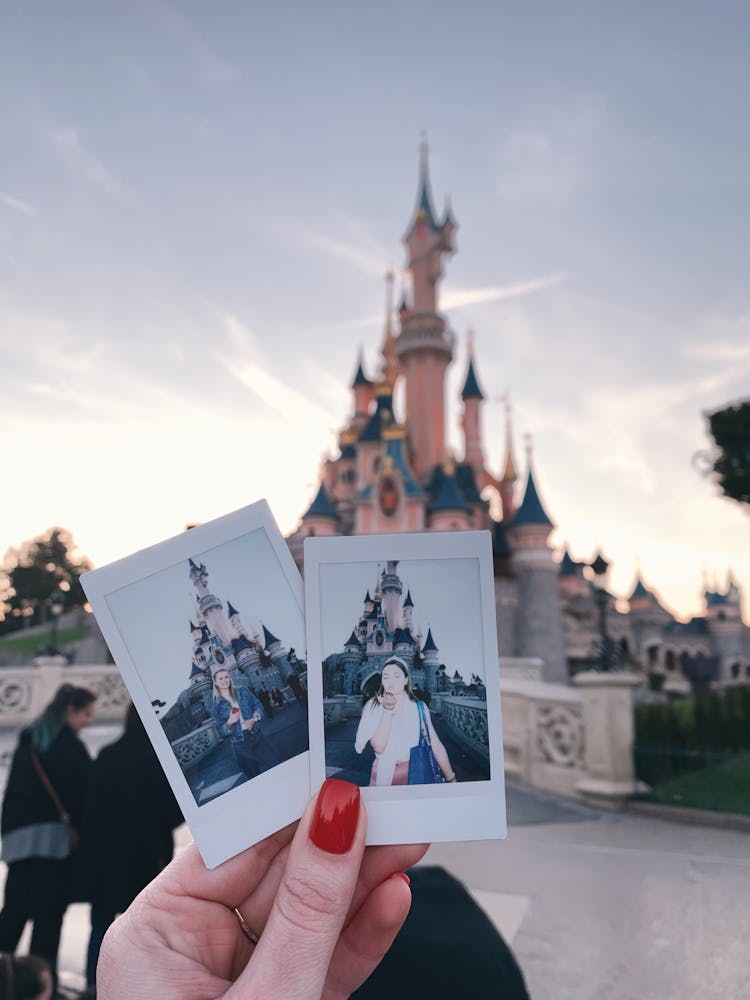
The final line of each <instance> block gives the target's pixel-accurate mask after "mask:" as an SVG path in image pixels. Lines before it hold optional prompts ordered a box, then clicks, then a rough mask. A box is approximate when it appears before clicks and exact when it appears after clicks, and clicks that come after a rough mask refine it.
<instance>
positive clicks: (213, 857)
mask: <svg viewBox="0 0 750 1000" xmlns="http://www.w3.org/2000/svg"><path fill="white" fill-rule="evenodd" d="M258 529H261V530H263V531H265V533H266V536H267V538H268V540H269V542H270V544H271V547H272V549H273V552H274V554H275V556H276V558H277V560H278V562H279V565H280V567H281V570H282V572H283V574H284V576H285V577H286V580H287V582H288V584H289V589H290V592H291V595H292V597H293V598H294V600H295V601H296V603H297V606H298V608H299V613H300V621H301V624H302V628H303V630H304V593H303V586H302V578H301V576H300V573H299V570H298V569H297V566H296V565H295V563H294V560H293V559H292V555H291V553H290V552H289V548H288V546H287V544H286V542H285V541H284V539H283V537H282V535H281V532H280V531H279V529H278V527H277V525H276V522H275V520H274V518H273V515H272V513H271V509H270V507H269V506H268V503H267V502H266V501H265V500H260V501H258V502H257V503H254V504H251V505H250V506H249V507H244V508H242V509H241V510H237V511H234V512H233V513H231V514H226V515H225V516H224V517H220V518H217V519H216V520H214V521H210V522H208V523H206V524H201V525H197V526H196V527H194V528H191V529H190V531H184V532H183V533H182V534H180V535H176V536H175V537H173V538H169V539H167V540H166V541H164V542H160V543H158V544H156V545H152V546H150V547H149V548H147V549H142V550H141V551H140V552H136V553H134V554H133V555H130V556H126V557H125V558H124V559H119V560H118V561H117V562H113V563H110V564H109V565H107V566H103V567H101V568H100V569H95V570H92V571H91V572H89V573H85V574H84V575H83V576H82V577H81V583H82V585H83V589H84V592H85V593H86V597H87V598H88V601H89V603H90V605H91V608H92V610H93V612H94V615H95V616H96V620H97V622H98V624H99V627H100V628H101V630H102V634H103V636H104V639H105V641H106V643H107V645H108V646H109V649H110V652H111V653H112V656H113V657H114V660H115V663H116V664H117V667H118V669H119V671H120V673H121V674H122V678H123V680H124V681H125V685H126V687H127V689H128V691H129V693H130V697H131V698H132V700H133V704H134V705H135V707H136V709H137V710H138V714H139V715H140V717H141V719H142V720H143V724H144V726H145V728H146V732H147V733H148V735H149V738H150V740H151V743H152V744H153V746H154V749H155V750H156V753H157V754H158V756H159V760H160V762H161V766H162V767H163V769H164V772H165V774H166V776H167V778H168V779H169V783H170V785H171V786H172V790H173V792H174V794H175V797H176V798H177V802H178V803H179V806H180V809H181V810H182V813H183V815H184V817H185V821H186V822H187V824H188V826H189V828H190V832H191V833H192V835H193V839H194V840H195V843H196V845H197V847H198V850H199V851H200V854H201V857H202V858H203V861H204V863H205V865H206V867H207V868H215V867H216V866H217V865H219V864H221V863H222V862H223V861H226V860H227V859H229V858H231V857H234V855H235V854H239V852H240V851H243V850H244V849H245V848H246V847H250V846H251V845H252V844H255V843H257V842H258V841H259V840H262V839H263V838H264V837H267V836H269V835H270V834H272V833H275V832H276V831H277V830H280V829H282V827H284V826H287V825H288V824H289V823H292V822H294V821H295V820H297V819H299V818H300V816H301V815H302V812H303V810H304V808H305V805H306V804H307V800H308V798H309V793H310V770H309V756H310V755H309V752H308V751H304V752H303V753H300V754H298V755H297V756H295V757H292V758H291V759H290V760H287V761H284V762H283V763H281V764H277V765H276V766H275V767H273V768H271V769H270V770H269V771H265V772H264V773H263V774H259V775H258V776H257V777H255V778H253V779H252V781H246V782H244V783H243V784H241V785H239V786H238V787H236V788H233V789H230V790H229V791H228V792H226V793H224V794H223V795H220V796H218V797H217V798H215V799H213V800H212V801H210V802H206V803H204V804H203V805H200V806H199V805H198V803H197V802H196V801H195V798H194V796H193V793H192V792H191V790H190V787H189V785H188V782H187V780H186V778H185V775H184V774H183V772H182V768H181V767H180V764H179V762H178V760H177V758H176V757H175V755H174V753H173V751H172V747H171V746H170V743H169V740H168V739H167V736H166V733H165V732H164V729H163V728H162V726H161V724H160V722H159V720H158V719H157V717H156V714H155V713H154V711H153V707H152V705H151V697H150V695H149V694H148V692H147V690H146V687H145V685H144V683H143V680H142V679H141V676H140V674H139V672H138V669H137V668H136V665H135V663H134V662H133V660H132V659H131V656H130V653H129V650H128V646H127V642H126V641H125V638H124V637H123V635H122V633H121V632H120V628H119V626H118V625H117V622H116V621H115V619H114V617H113V615H112V613H111V611H110V608H109V605H108V603H107V596H108V595H109V594H111V593H113V592H114V591H117V590H120V589H121V588H123V587H127V586H129V585H131V584H134V583H137V582H138V581H139V580H141V579H143V578H144V577H147V576H151V575H153V574H155V573H159V572H160V571H161V570H164V569H166V568H168V567H171V566H174V565H175V564H177V563H179V562H180V561H183V560H184V561H185V562H187V560H188V559H189V558H191V557H194V556H195V555H196V554H198V553H206V552H208V551H209V550H210V549H213V548H216V547H218V546H220V545H224V544H226V543H228V542H232V541H233V540H235V539H238V538H242V537H243V536H245V535H248V534H250V533H251V532H253V531H257V530H258ZM308 720H309V715H308Z"/></svg>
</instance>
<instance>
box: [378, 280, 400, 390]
mask: <svg viewBox="0 0 750 1000" xmlns="http://www.w3.org/2000/svg"><path fill="white" fill-rule="evenodd" d="M380 353H381V355H382V358H383V360H382V362H381V366H380V370H381V373H382V377H383V381H384V382H385V383H386V384H387V385H389V386H390V388H391V389H393V386H394V384H395V382H396V378H397V376H398V360H397V358H396V338H395V337H394V336H393V271H391V270H388V271H386V274H385V330H384V332H383V346H382V347H381V348H380Z"/></svg>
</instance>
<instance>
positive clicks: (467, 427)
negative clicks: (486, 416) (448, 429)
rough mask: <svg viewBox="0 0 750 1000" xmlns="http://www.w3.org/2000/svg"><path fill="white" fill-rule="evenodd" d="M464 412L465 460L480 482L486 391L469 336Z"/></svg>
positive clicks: (482, 475) (482, 460) (462, 424)
mask: <svg viewBox="0 0 750 1000" xmlns="http://www.w3.org/2000/svg"><path fill="white" fill-rule="evenodd" d="M461 399H462V400H463V404H464V412H463V417H462V420H461V427H462V429H463V433H464V462H465V463H466V464H467V465H470V466H471V470H472V472H473V473H474V477H475V479H476V481H477V482H478V483H481V482H482V479H483V477H484V455H483V453H482V432H481V427H480V419H479V418H480V409H481V406H482V400H483V399H484V393H483V392H482V390H481V389H480V388H479V382H478V381H477V374H476V372H475V371H474V346H473V342H472V339H471V337H470V338H469V367H468V369H467V371H466V379H465V381H464V387H463V389H462V390H461Z"/></svg>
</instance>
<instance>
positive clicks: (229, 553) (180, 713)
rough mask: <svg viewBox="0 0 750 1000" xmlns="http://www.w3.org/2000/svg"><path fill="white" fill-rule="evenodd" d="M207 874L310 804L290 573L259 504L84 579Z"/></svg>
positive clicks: (301, 639) (300, 655) (295, 593)
mask: <svg viewBox="0 0 750 1000" xmlns="http://www.w3.org/2000/svg"><path fill="white" fill-rule="evenodd" d="M83 585H84V588H85V590H86V594H87V596H88V598H89V601H90V602H91V605H92V608H93V610H94V613H95V614H96V617H97V620H98V621H99V624H100V626H101V628H102V632H103V634H104V637H105V639H106V641H107V643H108V645H109V647H110V649H111V651H112V653H113V656H114V658H115V661H116V662H117V665H118V667H119V669H120V671H121V673H122V675H123V678H124V680H125V682H126V684H127V686H128V689H129V690H130V693H131V696H132V698H133V701H134V703H135V705H136V707H137V709H138V711H139V713H140V715H141V717H142V718H143V721H144V724H145V726H146V729H147V731H148V733H149V735H150V737H151V740H152V742H153V744H154V747H155V749H156V751H157V753H158V754H159V757H160V760H161V763H162V766H163V767H164V770H165V772H166V774H167V777H168V778H169V779H170V782H171V784H172V787H173V789H174V791H175V794H176V796H177V799H178V801H179V803H180V806H181V807H182V810H183V812H184V814H185V818H186V819H187V821H188V824H189V826H190V828H191V831H192V833H193V835H194V837H195V840H196V843H197V844H198V847H199V849H200V851H201V854H202V855H203V858H204V860H205V861H206V864H207V865H209V867H213V866H214V865H216V864H218V863H220V862H221V861H223V860H225V859H226V858H228V857H231V856H232V855H233V854H236V853H237V852H238V851H240V850H242V849H244V848H245V847H247V846H249V845H250V844H252V843H254V842H256V841H258V840H260V839H261V838H262V837H265V836H267V835H268V834H270V833H272V832H274V831H275V830H277V829H279V828H280V827H282V826H284V825H286V824H287V823H289V822H291V821H293V820H294V819H297V818H298V817H299V815H300V814H301V812H302V809H303V808H304V805H305V802H306V800H307V797H308V794H309V769H308V753H307V751H308V718H307V691H306V686H307V666H306V663H305V659H304V656H305V653H304V650H305V633H304V619H303V612H302V592H301V591H302V586H301V579H300V577H299V573H298V571H297V569H296V567H295V566H294V563H293V561H292V558H291V556H290V554H289V551H288V549H287V547H286V544H285V543H284V540H283V538H282V537H281V535H280V533H279V532H278V529H277V528H276V525H275V523H274V521H273V519H272V517H271V514H270V511H269V509H268V507H267V505H266V504H265V502H262V503H259V504H255V505H253V506H252V507H248V508H246V509H245V510H242V511H238V512H236V513H234V514H230V515H227V517H225V518H221V519H219V520H217V521H214V522H212V523H210V524H205V525H201V526H199V527H197V528H194V529H192V530H191V531H188V532H185V533H184V534H183V535H180V536H178V537H176V538H172V539H170V540H169V541H166V542H163V543H162V544H161V545H157V546H154V547H153V548H150V549H146V550H144V551H143V552H139V553H136V554H135V555H133V556H130V557H128V558H127V559H123V560H121V561H120V562H117V563H113V564H111V565H110V566H106V567H104V568H102V569H100V570H96V571H94V572H92V573H88V574H86V575H85V576H84V577H83Z"/></svg>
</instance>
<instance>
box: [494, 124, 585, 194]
mask: <svg viewBox="0 0 750 1000" xmlns="http://www.w3.org/2000/svg"><path fill="white" fill-rule="evenodd" d="M534 117H535V119H536V120H535V121H534V123H533V124H529V125H524V126H522V127H521V128H518V129H516V130H515V131H514V132H511V134H510V135H509V136H508V138H507V139H506V141H505V143H504V144H503V147H502V150H501V154H500V173H499V176H498V181H497V192H498V195H499V196H500V198H501V199H502V200H503V201H507V202H517V203H520V204H529V203H540V204H548V205H551V204H563V203H565V202H567V201H569V200H570V199H571V198H572V197H573V196H574V195H575V194H576V193H577V191H578V190H579V188H580V187H582V185H583V184H584V183H585V181H586V180H587V178H588V174H589V168H588V165H587V160H588V152H589V149H590V147H591V145H592V141H593V137H594V133H595V131H596V129H597V126H598V123H599V119H600V115H599V113H598V111H597V110H596V109H594V108H590V107H583V108H579V109H572V110H568V111H563V112H560V111H558V110H555V111H554V112H553V113H552V114H551V113H550V112H549V110H546V111H545V112H543V113H542V114H541V115H535V116H534ZM540 118H541V123H540V121H539V119H540Z"/></svg>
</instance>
